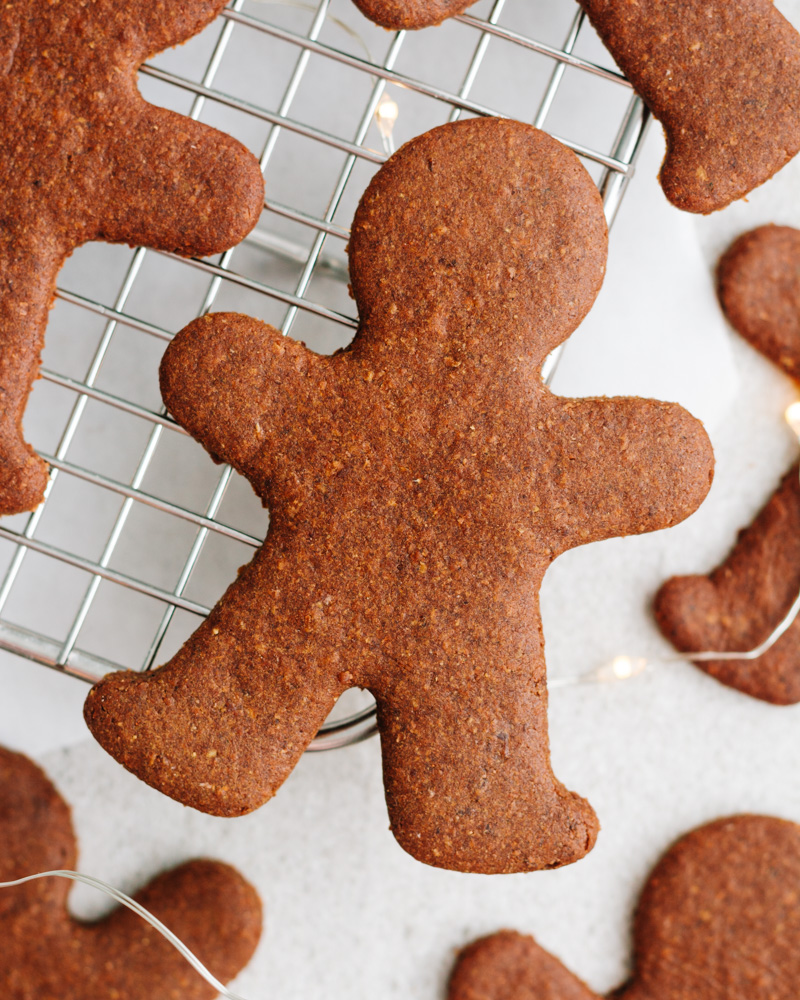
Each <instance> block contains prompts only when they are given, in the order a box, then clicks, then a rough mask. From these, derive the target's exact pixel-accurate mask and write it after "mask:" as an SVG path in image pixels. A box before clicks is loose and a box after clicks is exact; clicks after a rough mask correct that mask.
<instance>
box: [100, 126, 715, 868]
mask: <svg viewBox="0 0 800 1000" xmlns="http://www.w3.org/2000/svg"><path fill="white" fill-rule="evenodd" d="M605 258H606V226H605V220H604V217H603V211H602V205H601V202H600V198H599V195H598V193H597V189H596V188H595V186H594V184H593V182H592V181H591V179H590V178H589V175H588V174H587V173H586V172H585V170H584V169H583V167H582V166H581V165H580V163H579V161H578V159H577V158H576V157H575V156H574V154H573V153H571V152H570V151H569V150H567V149H566V148H565V147H563V146H562V145H560V144H559V143H558V142H556V141H555V140H554V139H552V138H550V137H549V136H547V135H546V134H545V133H542V132H539V131H537V130H535V129H533V128H532V127H530V126H528V125H523V124H520V123H518V122H513V121H509V120H501V119H481V120H478V119H475V120H469V121H463V122H458V123H456V124H451V125H446V126H443V127H441V128H438V129H434V130H433V131H431V132H428V133H426V134H425V135H423V136H420V137H418V138H416V139H414V140H413V141H412V142H410V143H408V144H407V145H406V146H404V147H403V148H402V149H400V150H399V151H398V152H397V153H396V154H395V155H394V156H393V157H392V158H391V159H390V160H389V161H388V163H387V164H386V165H385V166H384V167H383V168H382V169H381V170H380V172H379V173H378V174H377V175H376V177H375V178H374V179H373V181H372V183H371V184H370V185H369V187H368V189H367V191H366V193H365V195H364V197H363V198H362V200H361V203H360V205H359V208H358V210H357V212H356V217H355V221H354V225H353V230H352V236H351V243H350V261H351V278H352V288H353V293H354V295H355V298H356V301H357V303H358V307H359V313H360V316H361V325H360V327H359V330H358V333H357V334H356V337H355V340H354V341H353V343H352V345H351V347H350V348H348V349H347V350H346V351H344V352H341V353H339V354H337V355H334V356H333V357H322V356H319V355H315V354H313V353H312V352H310V351H308V350H307V349H306V348H305V347H304V346H303V345H302V344H300V343H297V342H294V341H291V340H288V339H285V338H283V337H281V335H280V333H279V332H278V331H277V330H274V329H272V328H271V327H268V326H265V325H264V324H262V323H259V322H257V321H255V320H252V319H249V318H247V317H244V316H236V315H230V314H220V315H217V316H208V317H204V318H203V319H201V320H198V321H197V322H195V323H192V324H191V325H190V326H189V327H187V328H186V329H185V330H183V331H182V332H181V333H179V334H178V336H177V337H176V338H175V340H174V341H173V343H172V344H171V345H170V347H169V348H168V350H167V353H166V355H165V357H164V360H163V363H162V368H161V386H162V393H163V396H164V399H165V401H166V404H167V406H168V408H169V410H170V411H171V412H172V414H173V415H174V416H175V418H176V419H177V420H178V421H179V422H180V423H181V424H182V425H183V426H184V427H186V428H187V429H188V430H189V431H190V432H191V433H192V434H193V435H194V436H195V437H196V438H197V439H198V440H199V441H201V442H202V444H203V445H204V446H205V447H206V449H207V450H208V451H209V452H210V453H211V455H212V456H215V457H216V458H217V459H223V460H225V461H229V462H231V463H232V464H233V465H234V467H235V468H237V469H238V470H239V471H240V472H242V474H244V475H246V476H247V477H248V478H249V479H250V481H251V482H252V484H253V487H254V489H255V490H256V492H257V493H258V494H259V496H261V497H262V498H263V500H264V503H265V504H266V505H267V506H268V507H269V509H270V517H271V520H270V529H269V535H268V538H267V541H266V543H265V545H264V546H263V548H262V549H261V550H260V551H259V553H258V554H257V555H256V557H255V559H254V560H253V562H251V563H250V565H249V566H247V567H246V568H245V569H244V570H242V571H241V573H240V575H239V578H238V580H237V581H236V582H235V583H234V584H233V585H232V586H231V587H230V588H229V589H228V591H227V592H226V593H225V595H224V596H223V598H222V600H221V601H220V602H219V604H218V605H217V606H216V608H215V609H214V610H213V612H212V614H211V615H210V617H209V618H208V620H207V621H206V622H205V623H204V624H203V625H201V626H200V628H199V629H198V630H197V631H196V632H195V633H194V635H193V636H192V637H191V638H190V639H189V640H188V642H187V643H186V645H185V646H184V647H183V649H182V650H180V652H179V653H178V654H177V655H176V656H175V657H174V658H173V659H172V660H171V661H170V663H169V664H167V665H166V666H164V667H162V668H161V669H160V670H158V671H156V672H154V673H151V674H147V675H142V674H137V673H130V672H128V673H120V674H115V675H113V676H109V677H107V678H106V679H105V680H104V681H103V682H101V683H100V684H99V685H98V686H96V687H95V688H94V689H93V690H92V691H91V693H90V694H89V697H88V699H87V702H86V709H85V715H86V719H87V722H88V725H89V727H90V728H91V730H92V732H93V733H94V735H95V736H96V738H97V739H98V740H99V741H100V743H101V744H102V745H103V746H104V747H105V748H106V749H107V750H108V751H109V752H110V753H111V754H112V755H113V756H114V757H115V758H116V759H117V760H119V761H120V762H121V763H123V764H124V765H125V767H127V768H129V769H130V770H131V771H133V772H134V773H135V774H137V775H139V776H140V777H141V778H143V779H144V780H145V781H147V782H148V783H150V784H152V785H154V786H155V787H156V788H159V789H160V790H162V791H164V792H165V793H166V794H168V795H171V796H173V797H174V798H176V799H178V800H179V801H181V802H185V803H187V804H189V805H192V806H194V807H195V808H198V809H201V810H203V811H206V812H210V813H215V814H219V815H228V816H233V815H239V814H241V813H244V812H247V811H249V810H251V809H255V808H257V807H258V806H259V805H261V804H262V803H263V802H264V801H265V800H266V799H268V798H269V797H270V796H271V795H273V794H274V793H275V791H276V790H277V788H278V787H279V786H280V784H281V783H282V782H283V781H284V780H285V778H286V777H287V775H288V774H289V772H290V771H291V770H292V768H293V767H294V765H295V763H296V762H297V760H298V759H299V757H300V755H301V754H302V752H303V750H304V748H305V747H306V746H307V745H308V743H309V742H310V740H311V739H312V738H313V736H314V735H315V733H316V731H317V729H318V728H319V726H320V725H321V724H322V722H323V721H324V720H325V718H326V716H327V715H328V713H329V711H330V710H331V708H332V706H333V704H334V703H335V701H336V699H337V698H338V697H339V696H340V695H341V694H342V692H343V691H345V690H346V689H347V688H349V687H353V686H359V687H364V688H368V689H369V690H370V691H371V692H372V693H373V694H374V695H375V698H376V699H377V703H378V724H379V727H380V732H381V745H382V751H383V766H384V780H385V785H386V798H387V803H388V807H389V815H390V819H391V826H392V831H393V832H394V835H395V837H396V838H397V839H398V841H399V842H400V844H401V845H402V846H403V847H404V848H405V849H406V850H407V851H409V852H410V853H411V854H413V855H414V857H416V858H418V859H420V860H422V861H425V862H427V863H428V864H433V865H438V866H440V867H445V868H453V869H458V870H464V871H475V872H505V871H526V870H534V869H539V868H547V867H555V866H558V865H562V864H567V863H569V862H572V861H575V860H577V859H578V858H580V857H582V856H583V855H584V854H585V853H586V851H588V850H589V848H590V847H591V846H592V844H593V843H594V839H595V836H596V833H597V821H596V819H595V816H594V813H593V811H592V809H591V807H590V806H589V805H588V804H587V803H586V802H585V801H584V800H583V799H581V798H579V797H578V796H577V795H575V794H574V793H572V792H569V791H567V790H566V789H565V788H564V786H563V785H561V784H560V782H558V781H557V780H556V779H555V778H554V776H553V774H552V771H551V768H550V762H549V751H548V738H547V689H546V676H545V662H544V654H543V640H542V629H541V621H540V617H539V603H538V591H539V586H540V583H541V580H542V577H543V575H544V573H545V571H546V569H547V567H548V566H549V565H550V563H551V562H552V561H553V559H555V558H556V556H557V555H559V553H561V552H564V551H566V550H567V549H569V548H572V547H574V546H576V545H583V544H585V543H586V542H590V541H594V540H596V539H600V538H608V537H611V536H615V535H623V534H631V533H636V532H642V531H652V530H655V529H656V528H662V527H666V526H667V525H670V524H674V523H675V522H677V521H679V520H681V519H682V518H684V517H686V516H687V515H688V514H690V513H691V512H692V511H693V510H694V509H695V508H696V507H697V505H698V504H699V503H700V501H701V500H702V499H703V497H704V496H705V494H706V492H707V490H708V487H709V484H710V480H711V475H712V464H713V459H712V455H711V448H710V445H709V442H708V439H707V437H706V434H705V432H704V431H703V429H702V426H701V425H700V424H699V423H698V421H696V420H695V419H694V418H693V417H691V416H690V415H689V414H687V413H686V412H685V411H684V410H682V409H681V408H680V407H679V406H675V405H671V404H666V403H660V402H654V401H652V400H641V399H559V398H558V397H556V396H554V395H553V394H552V393H550V392H549V390H548V389H547V388H546V387H545V386H544V384H543V383H542V379H541V375H540V369H541V365H542V362H543V361H544V359H545V357H546V356H547V354H548V353H549V352H550V351H551V350H552V349H553V348H554V347H555V346H556V345H557V344H559V343H561V342H562V341H563V340H565V339H566V337H567V336H568V335H569V334H570V333H571V332H572V330H574V329H575V327H576V326H577V325H578V323H579V322H580V321H581V319H582V318H583V316H584V315H585V314H586V313H587V312H588V310H589V308H590V307H591V305H592V302H593V301H594V298H595V295H596V294H597V291H598V289H599V287H600V283H601V281H602V278H603V272H604V266H605Z"/></svg>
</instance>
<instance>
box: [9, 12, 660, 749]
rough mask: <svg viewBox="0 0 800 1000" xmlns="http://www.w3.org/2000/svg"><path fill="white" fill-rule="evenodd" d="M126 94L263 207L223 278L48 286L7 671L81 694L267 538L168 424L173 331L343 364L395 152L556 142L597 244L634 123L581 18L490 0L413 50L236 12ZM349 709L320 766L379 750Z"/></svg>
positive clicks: (292, 19)
mask: <svg viewBox="0 0 800 1000" xmlns="http://www.w3.org/2000/svg"><path fill="white" fill-rule="evenodd" d="M539 36H541V37H539ZM546 38H547V39H548V40H545V39H546ZM376 53H380V54H379V55H376ZM140 86H141V87H142V90H143V92H144V93H145V96H146V97H148V99H151V100H153V101H154V103H160V104H163V105H165V106H169V107H173V108H175V109H176V110H179V111H181V112H183V113H184V114H189V115H190V116H191V117H193V118H196V119H200V118H202V119H203V120H204V121H208V122H209V123H211V124H215V125H219V126H220V127H223V128H226V129H227V130H228V131H230V132H233V133H234V134H236V135H237V137H239V138H242V139H244V141H246V142H247V144H248V145H250V147H251V148H252V149H253V150H254V152H256V154H257V155H258V156H259V158H260V162H261V166H262V169H263V171H264V174H265V180H266V191H267V197H266V201H265V205H264V212H263V214H262V218H261V221H260V224H259V226H258V227H257V228H256V230H255V231H254V232H253V233H252V234H251V236H250V237H248V239H247V240H246V241H245V242H244V243H243V244H241V245H240V246H239V247H237V248H234V249H233V250H231V251H229V252H227V253H225V254H222V255H221V256H219V257H217V258H213V259H207V260H183V259H181V258H177V257H172V256H171V255H168V254H160V253H156V252H155V251H151V250H145V249H143V248H138V249H136V248H134V249H129V248H110V247H108V246H102V248H101V249H97V247H95V248H94V249H93V250H92V252H91V253H89V255H88V256H86V257H84V258H81V259H80V260H79V259H78V258H80V255H81V253H83V251H80V252H79V253H78V254H77V255H76V261H75V264H74V266H73V264H72V262H71V263H70V264H69V265H68V266H67V267H66V268H65V269H64V271H63V272H62V275H61V279H60V285H59V288H58V292H57V299H56V305H55V308H54V311H53V314H52V320H51V324H50V329H49V330H48V346H47V348H46V350H45V354H44V359H43V360H44V365H43V369H42V380H41V382H40V383H38V384H37V389H36V391H35V392H34V395H33V397H32V400H31V407H30V409H31V416H30V417H29V418H26V429H27V432H28V435H29V438H30V439H31V440H32V443H33V444H34V446H35V447H36V448H37V450H38V451H39V452H40V453H41V454H43V455H44V456H45V458H46V459H47V460H48V462H49V463H50V466H51V469H52V472H51V478H50V483H49V486H48V490H47V494H46V497H45V500H44V502H43V503H42V505H41V506H40V507H39V508H38V509H37V510H36V511H35V512H34V513H32V514H29V515H24V516H22V515H19V516H17V517H14V518H5V519H3V520H2V521H0V649H5V650H8V651H10V652H12V653H14V654H17V655H18V656H20V657H24V658H26V659H27V660H30V661H35V662H36V663H39V664H43V665H46V666H48V667H52V668H54V669H56V670H59V671H61V672H63V673H65V674H68V675H70V676H72V677H75V678H79V679H82V680H84V681H88V682H93V681H94V680H96V679H97V678H99V677H100V676H102V675H103V674H105V673H107V672H108V671H111V670H118V669H131V668H133V669H139V670H149V669H151V668H152V667H153V666H154V665H156V663H157V662H158V661H159V660H160V659H162V658H166V654H168V653H169V652H170V651H171V650H174V649H175V648H177V646H178V645H179V644H180V642H181V641H182V639H183V638H185V636H186V635H187V634H188V632H189V631H191V630H192V629H193V628H194V627H196V625H197V622H198V618H199V617H202V616H204V615H207V614H208V612H209V606H210V605H211V604H213V603H214V600H215V599H216V595H218V594H220V593H221V592H222V590H223V589H224V587H225V586H226V585H227V583H228V582H230V579H231V578H232V576H233V573H234V571H235V567H236V565H237V564H238V563H241V562H245V561H247V559H248V558H249V554H248V552H249V551H250V550H252V549H254V548H255V547H257V546H258V545H259V544H260V542H261V540H262V539H263V536H264V532H265V530H266V518H265V516H264V515H263V514H259V513H257V512H255V511H254V510H253V509H252V506H250V507H248V501H245V500H243V499H242V491H241V488H240V486H239V485H238V477H236V476H233V475H232V473H231V470H230V468H228V467H218V466H213V465H212V464H211V462H210V461H209V459H208V458H207V456H206V455H205V453H202V452H201V450H200V449H199V448H197V447H196V446H194V445H193V443H192V442H190V440H189V439H188V437H187V436H186V435H185V433H184V432H183V431H182V429H181V428H180V427H178V426H177V425H176V424H175V423H174V422H173V421H172V420H171V419H170V417H169V416H168V415H167V414H166V413H165V411H164V410H163V408H161V406H160V401H159V400H158V397H157V381H156V374H155V372H156V365H157V361H158V356H159V355H160V353H161V351H162V350H163V346H164V343H165V342H166V341H168V340H169V339H170V337H171V335H172V333H173V332H174V331H175V330H177V329H179V328H180V326H182V325H184V324H185V323H186V322H188V321H189V320H190V319H192V318H193V316H195V315H201V314H203V313H205V312H207V311H209V310H210V309H212V308H215V309H219V308H228V309H238V310H240V311H244V312H249V313H250V314H253V315H259V316H260V317H261V318H263V319H266V320H268V321H269V322H271V323H273V325H275V326H277V327H279V328H280V329H281V330H282V331H283V333H284V334H286V335H289V334H291V335H293V336H297V337H300V338H302V339H304V340H306V342H307V343H308V344H309V346H312V347H314V348H315V349H317V350H322V351H330V350H334V349H335V348H336V347H339V346H341V345H342V344H344V343H347V341H348V340H349V339H350V338H351V337H352V333H353V330H354V329H355V327H356V326H357V317H356V316H355V315H353V307H352V303H351V302H350V300H349V299H348V296H347V268H346V263H345V257H344V249H345V245H346V241H347V239H348V230H347V221H348V220H349V219H350V218H351V217H352V212H353V209H354V207H355V204H356V202H357V200H358V196H359V195H360V192H361V191H362V190H363V188H364V186H365V185H366V182H367V181H368V179H369V177H370V176H371V173H373V172H374V171H375V170H376V169H377V168H378V167H379V166H380V164H381V163H382V162H383V161H384V160H385V159H386V157H387V155H388V154H389V153H390V152H391V150H392V149H393V147H394V143H395V142H399V141H401V140H405V139H407V138H410V137H411V136H412V135H415V134H418V133H419V132H422V131H425V130H426V129H427V128H430V127H432V126H433V125H435V124H441V123H442V122H444V121H454V120H456V119H458V118H460V117H461V116H464V115H467V116H474V115H503V116H509V117H515V118H520V119H523V120H528V121H531V122H532V123H533V124H535V125H536V126H537V127H539V128H546V129H547V130H548V131H550V132H551V134H553V135H555V136H556V138H558V139H560V140H561V141H562V142H564V143H565V144H566V145H567V146H569V147H570V148H572V149H573V150H574V151H575V152H576V153H577V154H578V155H579V156H580V157H581V159H582V161H583V162H584V164H585V165H586V167H587V169H589V171H590V173H591V174H592V177H593V178H594V179H595V181H596V183H597V185H598V188H599V190H600V192H601V194H602V197H603V201H604V205H605V211H606V216H607V219H608V221H609V223H611V222H612V221H613V219H614V216H615V214H616V212H617V209H618V208H619V205H620V203H621V201H622V198H623V196H624V193H625V190H626V187H627V185H628V183H629V181H630V178H631V176H632V173H633V169H634V164H635V161H636V157H637V153H638V151H639V148H640V145H641V141H642V138H643V135H644V133H645V130H646V127H647V123H648V113H647V111H646V109H645V108H644V106H643V105H642V102H641V101H640V100H639V99H638V98H637V97H636V95H635V94H634V93H633V91H632V90H631V88H630V85H629V84H628V83H627V81H626V80H625V79H624V77H622V76H621V74H620V73H619V72H618V71H617V70H616V69H614V68H613V64H612V63H611V62H610V60H609V58H608V57H607V56H606V55H605V53H604V52H603V51H602V50H601V49H600V47H599V44H598V43H597V41H596V38H595V36H594V34H593V32H592V30H591V27H590V26H589V25H588V24H587V23H586V20H585V16H584V14H583V12H582V11H581V9H580V8H579V7H577V6H576V5H575V4H574V2H573V0H556V2H553V0H546V2H545V0H533V2H532V0H482V2H481V3H479V4H477V5H476V6H474V7H472V8H470V12H469V13H466V14H464V15H461V16H459V17H457V18H454V19H453V20H452V22H448V23H447V24H445V25H444V26H442V27H441V28H438V29H431V30H430V31H427V32H420V33H416V34H409V33H406V32H399V33H395V34H390V33H387V32H383V31H381V30H380V29H377V28H375V27H374V26H372V25H369V24H368V23H367V22H366V21H364V20H363V18H361V16H360V15H359V14H358V12H357V10H356V8H355V7H354V6H352V4H350V3H349V2H348V0H321V2H318V3H315V2H313V0H310V2H308V3H305V2H299V0H298V2H295V0H275V2H267V0H232V2H231V3H230V4H229V6H228V7H227V8H226V9H225V10H224V12H223V16H222V17H221V18H220V19H219V20H218V21H217V22H215V24H213V25H211V26H210V27H209V28H208V29H206V31H205V32H203V34H202V35H201V36H199V37H198V39H196V40H194V41H193V42H191V43H189V45H188V46H185V47H184V48H183V49H181V50H178V51H177V52H175V53H169V54H166V55H165V56H163V57H159V58H158V59H157V60H155V61H154V62H153V63H152V64H148V65H146V66H144V67H143V68H142V70H141V75H140ZM156 168H157V165H154V169H156ZM343 220H344V221H343ZM87 249H88V248H87ZM556 360H557V359H556V358H554V357H552V356H551V358H550V359H548V363H547V365H546V367H545V370H544V371H543V377H545V378H546V379H548V380H549V378H550V377H551V376H552V372H553V370H554V367H555V362H556ZM187 449H188V450H187ZM192 449H194V450H192ZM237 491H238V492H237ZM365 698H366V696H365ZM344 710H346V707H345V709H342V708H340V710H339V718H332V719H331V720H329V722H328V723H327V724H326V726H325V727H324V729H323V730H321V731H320V733H319V735H318V737H317V739H316V740H315V742H314V744H312V747H311V749H314V750H322V749H331V748H334V747H338V746H343V745H346V744H349V743H354V742H357V741H359V740H361V739H364V738H366V737H367V736H369V735H371V733H372V732H374V729H375V727H374V706H371V705H368V704H367V705H365V706H363V707H360V710H359V711H357V712H355V713H354V714H350V715H344V717H342V712H343V711H344ZM351 712H352V708H351Z"/></svg>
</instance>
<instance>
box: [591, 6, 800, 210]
mask: <svg viewBox="0 0 800 1000" xmlns="http://www.w3.org/2000/svg"><path fill="white" fill-rule="evenodd" d="M580 2H581V5H582V6H583V7H584V8H585V10H586V12H587V14H588V15H589V19H590V20H591V22H592V24H593V25H594V26H595V28H596V29H597V31H598V33H599V35H600V37H601V38H602V39H603V41H604V42H605V44H606V45H607V46H608V49H609V51H610V52H611V55H612V56H613V57H614V59H615V60H616V62H617V65H618V66H619V67H620V69H621V70H622V72H623V73H624V74H625V75H626V76H627V77H628V79H629V80H630V81H631V83H632V84H633V86H634V88H635V89H636V90H637V91H638V93H639V94H640V95H641V96H642V98H643V99H644V101H645V103H646V104H647V106H648V107H649V108H650V110H651V111H652V112H653V114H654V115H655V117H656V118H658V120H659V121H660V122H661V124H662V125H663V126H664V131H665V132H666V136H667V158H666V160H665V161H664V165H663V167H662V168H661V185H662V187H663V188H664V193H665V194H666V196H667V198H669V200H670V201H671V202H672V203H673V204H675V205H677V206H678V208H682V209H685V210H686V211H688V212H703V213H708V212H714V211H716V210H717V209H720V208H724V207H725V205H728V204H729V203H730V202H732V201H735V200H736V199H737V198H742V197H744V195H746V194H747V193H748V191H752V190H753V188H755V187H757V186H758V185H759V184H763V183H764V181H766V180H768V179H769V178H770V177H772V175H773V174H774V173H776V171H778V170H780V169H781V167H783V166H784V165H785V164H786V163H788V162H789V160H790V159H791V158H792V157H793V156H794V155H795V154H796V153H797V151H798V149H800V36H798V34H797V32H796V31H795V29H794V28H793V27H792V25H791V24H790V23H789V22H788V21H787V20H786V19H785V18H784V17H783V16H782V15H781V14H780V13H779V12H778V11H777V10H776V9H775V7H774V5H773V3H772V0H702V2H701V0H648V2H647V3H639V2H631V0H580Z"/></svg>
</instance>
